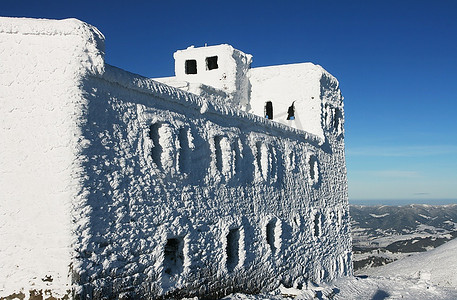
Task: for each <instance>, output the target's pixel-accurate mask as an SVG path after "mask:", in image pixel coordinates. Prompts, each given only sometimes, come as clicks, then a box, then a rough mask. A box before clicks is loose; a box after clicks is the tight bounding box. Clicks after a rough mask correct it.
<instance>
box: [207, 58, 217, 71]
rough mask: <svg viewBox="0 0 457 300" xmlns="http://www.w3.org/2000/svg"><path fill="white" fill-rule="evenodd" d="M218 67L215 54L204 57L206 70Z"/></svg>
mask: <svg viewBox="0 0 457 300" xmlns="http://www.w3.org/2000/svg"><path fill="white" fill-rule="evenodd" d="M217 68H219V66H218V65H217V56H211V57H207V58H206V69H207V70H214V69H217Z"/></svg>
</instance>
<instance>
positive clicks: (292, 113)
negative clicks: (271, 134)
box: [287, 101, 295, 120]
mask: <svg viewBox="0 0 457 300" xmlns="http://www.w3.org/2000/svg"><path fill="white" fill-rule="evenodd" d="M294 103H295V101H294V102H292V105H291V106H289V109H287V120H295V106H294Z"/></svg>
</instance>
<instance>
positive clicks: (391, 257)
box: [350, 204, 457, 271]
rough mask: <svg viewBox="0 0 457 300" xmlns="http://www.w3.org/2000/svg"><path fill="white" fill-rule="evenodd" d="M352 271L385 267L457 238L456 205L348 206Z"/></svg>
mask: <svg viewBox="0 0 457 300" xmlns="http://www.w3.org/2000/svg"><path fill="white" fill-rule="evenodd" d="M350 214H351V218H352V221H351V225H352V238H353V252H354V269H355V270H356V271H359V270H364V269H366V268H370V267H376V266H380V265H385V264H387V263H390V262H392V261H395V260H397V259H400V258H403V257H405V256H409V255H411V254H412V253H416V252H424V251H427V250H430V249H433V248H436V247H438V246H440V245H442V244H444V243H445V242H447V241H449V240H451V239H453V238H455V237H457V204H451V205H425V204H412V205H408V206H387V205H382V206H361V205H351V206H350Z"/></svg>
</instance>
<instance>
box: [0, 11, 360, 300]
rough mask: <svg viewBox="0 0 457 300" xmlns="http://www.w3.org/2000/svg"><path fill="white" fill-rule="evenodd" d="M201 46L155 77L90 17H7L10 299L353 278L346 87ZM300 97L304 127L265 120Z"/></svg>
mask: <svg viewBox="0 0 457 300" xmlns="http://www.w3.org/2000/svg"><path fill="white" fill-rule="evenodd" d="M206 48H207V49H203V52H202V51H201V50H200V51H199V49H200V48H195V49H188V51H182V52H179V51H178V52H177V53H175V61H176V76H175V77H173V78H160V79H156V80H153V79H148V78H144V77H141V76H139V75H135V74H132V73H129V72H127V71H124V70H121V69H118V68H116V67H113V66H110V65H108V64H106V63H105V62H104V37H103V35H102V34H101V33H100V32H99V31H98V30H97V29H96V28H94V27H92V26H90V25H87V24H85V23H83V22H80V21H78V20H74V19H69V20H61V21H56V20H33V19H13V18H0V53H1V57H2V60H0V64H1V70H2V72H1V73H0V88H1V93H0V94H1V96H0V97H1V103H2V104H1V107H0V108H1V115H2V126H1V139H2V140H3V141H6V143H4V146H2V148H1V156H0V169H1V171H0V184H1V186H2V189H3V191H2V194H1V199H0V208H1V209H0V214H1V216H0V220H1V221H0V240H2V241H7V242H6V243H5V244H4V246H2V247H0V270H1V271H0V298H2V297H5V298H6V297H13V296H15V295H16V296H24V297H26V298H27V297H31V296H37V295H38V296H40V295H41V296H42V297H43V298H49V297H51V296H52V297H55V298H64V297H71V298H77V299H106V298H108V299H137V298H151V299H155V298H179V297H194V296H198V297H199V298H215V297H220V296H224V295H226V294H229V293H232V292H245V293H255V292H261V291H268V290H272V289H274V288H276V287H278V286H279V285H280V284H282V285H284V286H296V287H300V286H302V285H303V284H305V283H306V282H309V281H314V282H320V281H329V280H332V279H334V278H336V277H339V276H346V275H350V274H352V260H351V240H350V235H349V210H348V202H347V179H346V166H345V157H344V133H343V123H344V122H343V121H344V111H343V103H342V97H341V93H340V91H339V88H338V82H337V81H336V79H334V78H333V77H332V76H331V75H330V74H328V73H327V72H326V71H325V70H323V69H322V68H321V67H319V66H315V65H312V64H299V65H291V66H277V67H266V68H265V69H264V68H256V69H251V68H250V63H251V59H252V58H251V56H250V55H246V54H244V53H242V52H241V51H238V50H235V49H233V48H232V47H231V46H228V45H220V46H213V47H206ZM211 48H213V49H211ZM208 49H211V51H213V50H215V51H214V52H211V53H209V54H207V53H206V52H205V51H208ZM193 51H195V52H193ZM215 57H216V58H215ZM230 57H231V58H230ZM286 69H287V70H286ZM292 69H294V70H295V69H296V72H297V73H300V74H301V73H303V74H301V75H300V76H299V77H300V80H298V79H297V81H290V80H289V79H288V75H287V73H288V72H289V73H290V70H292ZM212 74H214V76H212ZM200 75H202V77H205V78H206V79H204V80H201V79H199V77H198V76H200ZM189 78H192V80H190V79H189ZM224 78H225V79H224ZM307 79H308V80H309V81H307ZM159 81H161V82H162V83H161V82H159ZM284 81H287V82H289V83H288V84H290V85H291V86H283V90H282V92H283V93H280V91H276V89H273V86H276V85H277V86H280V85H281V82H284ZM300 82H302V83H303V86H301V85H300ZM292 86H293V87H294V89H293V91H292V92H291V93H292V94H289V96H287V95H288V93H289V91H290V89H291V88H290V87H292ZM269 89H272V90H275V92H274V93H273V92H272V94H269V93H268V91H269ZM296 90H299V91H296ZM308 91H312V92H311V93H308ZM276 94H277V97H276ZM266 95H268V97H267V96H266ZM299 97H302V98H300V99H299ZM281 99H283V100H281ZM284 99H285V100H284ZM286 100H287V101H286ZM291 100H292V101H296V102H295V119H294V120H286V121H279V122H275V121H276V120H282V119H281V116H280V115H275V114H274V112H273V120H270V119H266V118H265V117H264V108H265V103H266V102H268V101H271V102H272V104H273V109H274V110H275V111H278V113H280V112H281V111H282V109H283V108H282V104H281V103H285V104H286V107H285V108H284V110H285V111H287V110H288V107H289V106H290V103H291ZM307 100H309V101H307ZM281 101H283V102H281ZM300 101H301V102H302V104H303V105H302V106H300ZM308 106H309V107H312V108H313V110H312V111H311V112H308V111H307V112H306V113H303V115H302V114H301V112H302V110H303V109H304V108H305V107H308ZM285 119H286V118H285ZM297 119H298V120H299V121H301V122H300V124H299V123H298V122H297ZM305 120H306V121H305ZM288 125H290V126H288Z"/></svg>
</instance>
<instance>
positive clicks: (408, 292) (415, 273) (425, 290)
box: [224, 239, 457, 300]
mask: <svg viewBox="0 0 457 300" xmlns="http://www.w3.org/2000/svg"><path fill="white" fill-rule="evenodd" d="M456 254H457V239H455V240H452V241H449V242H447V243H446V244H444V245H442V246H440V247H438V248H436V249H434V250H431V251H428V252H425V253H421V254H416V255H412V256H410V257H407V258H404V259H402V260H399V261H396V262H393V263H391V264H389V265H386V266H382V267H378V268H372V269H370V270H369V271H366V273H367V275H366V276H363V275H362V276H357V277H346V278H340V279H337V280H335V281H333V282H331V283H328V284H322V285H320V286H317V285H310V286H308V287H303V288H302V289H295V288H289V289H288V288H284V287H281V288H279V289H277V290H275V291H273V292H272V293H271V294H262V295H242V294H234V295H230V296H228V297H226V298H224V299H284V298H294V299H377V300H381V299H457V272H456V269H457V255H456Z"/></svg>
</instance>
